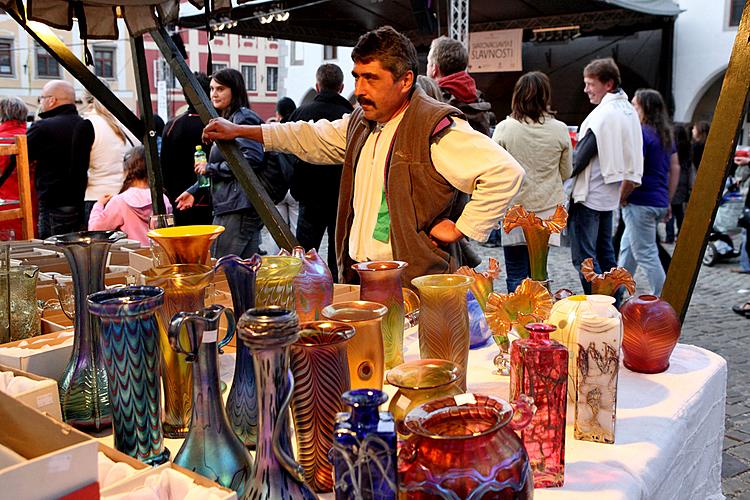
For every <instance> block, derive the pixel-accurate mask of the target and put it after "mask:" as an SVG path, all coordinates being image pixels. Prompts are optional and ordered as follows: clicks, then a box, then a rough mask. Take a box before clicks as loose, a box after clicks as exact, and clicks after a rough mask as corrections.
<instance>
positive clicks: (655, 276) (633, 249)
mask: <svg viewBox="0 0 750 500" xmlns="http://www.w3.org/2000/svg"><path fill="white" fill-rule="evenodd" d="M666 214H667V207H647V206H643V205H633V204H632V203H630V204H628V205H625V206H624V207H623V208H622V220H623V222H625V232H624V233H623V235H622V241H621V243H620V258H619V259H618V265H620V266H621V267H624V268H625V269H627V270H628V271H629V272H630V274H632V275H633V276H635V271H636V269H638V266H641V267H642V268H643V270H644V271H646V276H647V277H648V283H649V285H650V286H651V290H652V292H653V294H654V295H661V289H662V288H663V287H664V279H665V278H666V275H665V274H664V268H663V267H662V266H661V261H660V260H659V248H658V247H657V246H656V245H657V243H656V226H657V225H658V224H659V221H660V220H661V219H663V218H664V216H665V215H666Z"/></svg>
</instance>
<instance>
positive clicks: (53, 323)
mask: <svg viewBox="0 0 750 500" xmlns="http://www.w3.org/2000/svg"><path fill="white" fill-rule="evenodd" d="M41 321H42V334H47V333H54V332H60V331H63V330H70V329H71V328H73V320H71V319H70V318H68V317H67V316H66V315H65V313H64V312H62V311H61V310H60V309H45V310H43V311H42V319H41Z"/></svg>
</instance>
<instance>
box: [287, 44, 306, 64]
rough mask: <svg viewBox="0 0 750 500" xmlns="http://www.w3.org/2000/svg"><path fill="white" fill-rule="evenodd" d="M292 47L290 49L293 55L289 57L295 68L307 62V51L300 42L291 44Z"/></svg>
mask: <svg viewBox="0 0 750 500" xmlns="http://www.w3.org/2000/svg"><path fill="white" fill-rule="evenodd" d="M291 43H292V47H291V49H290V52H291V54H290V55H289V60H290V63H291V64H292V65H293V66H299V65H300V64H303V63H304V62H305V50H304V47H303V45H302V44H301V43H300V42H291Z"/></svg>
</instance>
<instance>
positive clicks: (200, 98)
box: [150, 28, 299, 250]
mask: <svg viewBox="0 0 750 500" xmlns="http://www.w3.org/2000/svg"><path fill="white" fill-rule="evenodd" d="M150 34H151V37H152V38H153V39H154V42H156V45H157V46H158V47H159V50H160V51H161V53H162V55H163V56H164V58H165V59H166V60H167V63H169V66H170V67H171V68H172V71H173V72H174V75H175V76H176V77H177V79H178V80H179V81H180V85H182V88H183V90H184V91H185V95H186V96H187V98H188V101H189V102H190V104H192V105H193V107H194V108H195V110H196V111H197V112H198V114H199V115H200V117H201V120H203V123H208V121H209V120H210V119H212V118H217V117H218V115H217V114H216V110H214V107H213V106H212V105H211V101H209V100H208V96H207V95H206V93H205V92H203V90H202V89H201V86H200V85H199V84H198V81H197V80H196V79H195V75H193V72H192V71H190V68H189V67H188V65H187V63H186V62H185V59H183V57H182V55H181V54H180V52H179V50H177V46H176V45H175V44H174V42H173V41H172V39H171V38H170V37H169V35H168V34H167V32H166V30H165V29H164V28H159V29H158V30H154V31H152V32H151V33H150ZM216 146H218V148H219V150H220V151H221V153H222V155H224V158H225V159H226V160H227V163H228V164H229V168H231V170H232V173H233V174H234V176H235V177H236V178H237V181H239V183H240V185H241V186H242V189H244V191H245V194H247V197H248V198H249V199H250V202H251V203H252V204H253V206H254V207H255V210H257V212H258V215H260V218H261V219H262V220H263V223H264V224H265V225H266V227H267V228H268V231H269V232H270V233H271V236H272V237H273V239H274V240H275V241H276V244H277V245H279V247H283V248H286V249H287V250H291V249H292V247H294V246H297V245H299V244H298V243H297V239H296V238H295V237H294V235H293V234H292V232H291V231H290V230H289V226H288V225H287V224H286V223H285V222H284V221H283V219H282V218H281V215H280V214H279V211H278V210H276V206H275V205H274V204H273V201H271V198H270V197H269V196H268V193H266V190H265V189H264V188H263V185H262V184H261V183H260V181H259V180H258V177H257V176H256V175H255V172H254V171H253V169H252V167H250V165H249V164H248V163H247V160H246V159H245V157H244V156H242V153H240V149H239V147H237V144H236V143H235V142H234V141H217V143H216Z"/></svg>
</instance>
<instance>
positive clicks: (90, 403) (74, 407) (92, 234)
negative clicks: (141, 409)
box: [44, 231, 126, 431]
mask: <svg viewBox="0 0 750 500" xmlns="http://www.w3.org/2000/svg"><path fill="white" fill-rule="evenodd" d="M125 236H126V235H125V233H123V232H122V231H82V232H79V233H68V234H62V235H57V236H52V237H50V238H47V239H46V240H44V244H45V245H56V246H57V247H59V248H60V250H62V252H63V254H65V257H66V258H67V259H68V264H69V265H70V272H71V274H72V276H73V289H74V291H75V311H76V312H75V337H74V339H73V353H72V355H71V358H70V362H69V363H68V366H67V367H66V368H65V371H64V372H63V374H62V376H61V377H60V380H58V386H59V389H60V406H61V408H62V416H63V420H65V422H67V423H69V424H71V425H73V426H75V427H80V428H89V429H91V428H93V429H94V430H97V431H99V430H102V429H104V428H106V427H109V425H110V424H111V423H112V409H111V407H110V404H109V390H108V389H107V372H106V369H105V368H104V361H103V360H102V354H101V353H102V350H101V346H100V335H101V323H100V322H99V321H95V320H94V318H93V316H91V313H90V312H89V306H88V303H87V302H86V297H88V296H89V295H90V294H92V293H94V292H99V291H101V290H104V269H105V266H106V263H107V255H108V254H109V247H110V246H111V245H112V243H114V242H115V241H117V240H120V239H122V238H124V237H125Z"/></svg>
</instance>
